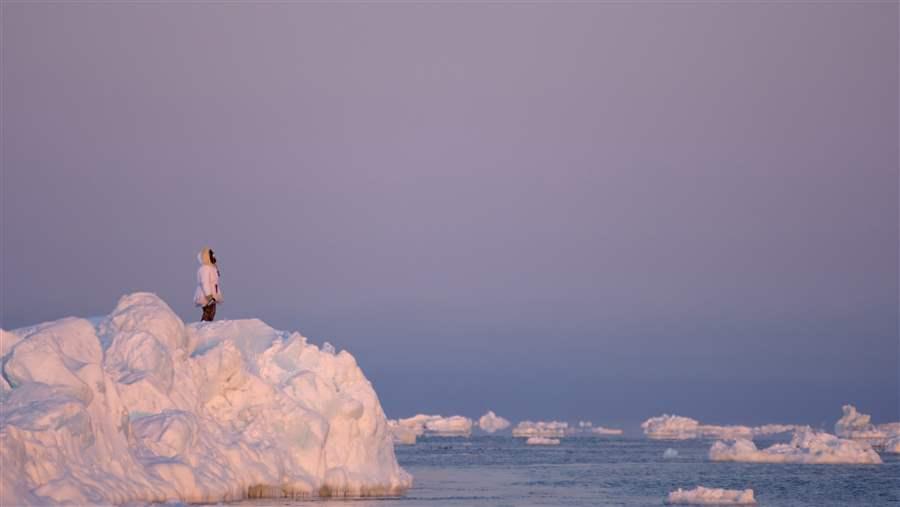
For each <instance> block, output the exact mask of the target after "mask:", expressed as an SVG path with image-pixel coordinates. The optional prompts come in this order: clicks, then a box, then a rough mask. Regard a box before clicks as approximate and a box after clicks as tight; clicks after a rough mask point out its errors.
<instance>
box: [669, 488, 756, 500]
mask: <svg viewBox="0 0 900 507" xmlns="http://www.w3.org/2000/svg"><path fill="white" fill-rule="evenodd" d="M666 503H668V504H684V505H754V504H756V499H755V498H753V490H752V489H744V490H739V489H719V488H704V487H703V486H697V487H696V488H694V489H687V490H685V489H681V488H678V489H677V490H675V491H672V492H671V493H669V498H668V499H666Z"/></svg>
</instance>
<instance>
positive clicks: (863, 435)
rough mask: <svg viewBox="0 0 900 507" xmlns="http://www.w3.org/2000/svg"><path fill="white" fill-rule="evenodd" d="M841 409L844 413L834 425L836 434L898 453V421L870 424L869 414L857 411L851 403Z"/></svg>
mask: <svg viewBox="0 0 900 507" xmlns="http://www.w3.org/2000/svg"><path fill="white" fill-rule="evenodd" d="M842 410H843V412H844V415H843V416H842V417H841V418H840V419H838V421H837V423H835V425H834V432H835V433H836V434H837V436H839V437H842V438H849V439H852V440H859V441H863V442H867V443H869V444H871V445H873V446H875V447H878V448H879V449H883V450H884V451H885V452H893V453H900V422H892V423H885V424H872V422H871V419H872V418H871V416H869V415H867V414H862V413H860V412H858V411H857V410H856V407H854V406H853V405H844V406H843V407H842Z"/></svg>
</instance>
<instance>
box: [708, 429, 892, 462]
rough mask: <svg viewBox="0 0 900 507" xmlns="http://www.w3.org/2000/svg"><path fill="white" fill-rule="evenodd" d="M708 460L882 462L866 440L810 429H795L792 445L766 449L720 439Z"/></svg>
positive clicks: (749, 443) (747, 442) (744, 441)
mask: <svg viewBox="0 0 900 507" xmlns="http://www.w3.org/2000/svg"><path fill="white" fill-rule="evenodd" d="M709 459H711V460H713V461H745V462H751V463H807V464H879V463H881V458H880V457H879V456H878V453H877V452H875V450H874V449H872V446H871V445H869V444H867V443H865V442H858V441H855V440H847V439H843V438H838V437H836V436H834V435H831V434H829V433H821V432H815V431H809V430H804V431H797V432H795V433H794V436H793V438H792V439H791V442H790V443H789V444H775V445H773V446H771V447H768V448H766V449H757V448H756V445H755V444H754V443H753V442H752V441H751V440H747V439H744V438H739V439H736V440H733V441H729V442H723V441H717V442H715V443H714V444H713V445H712V447H711V448H710V450H709Z"/></svg>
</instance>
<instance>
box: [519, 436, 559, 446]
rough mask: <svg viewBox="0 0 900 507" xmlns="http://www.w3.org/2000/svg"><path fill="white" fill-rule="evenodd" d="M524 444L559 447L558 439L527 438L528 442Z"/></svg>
mask: <svg viewBox="0 0 900 507" xmlns="http://www.w3.org/2000/svg"><path fill="white" fill-rule="evenodd" d="M525 443H526V444H528V445H559V439H558V438H547V437H528V440H526V441H525Z"/></svg>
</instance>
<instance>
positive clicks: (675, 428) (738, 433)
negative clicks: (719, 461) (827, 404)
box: [641, 414, 808, 440]
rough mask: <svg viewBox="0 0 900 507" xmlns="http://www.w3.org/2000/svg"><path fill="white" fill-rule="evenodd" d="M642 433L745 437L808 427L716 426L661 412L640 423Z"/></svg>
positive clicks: (672, 437)
mask: <svg viewBox="0 0 900 507" xmlns="http://www.w3.org/2000/svg"><path fill="white" fill-rule="evenodd" d="M641 428H643V430H644V435H646V436H647V437H648V438H652V439H657V440H688V439H693V438H746V439H752V438H753V437H756V436H761V435H773V434H777V433H787V432H791V431H799V430H805V429H808V427H807V426H798V425H792V424H765V425H763V426H753V427H751V426H717V425H712V424H700V422H699V421H697V420H696V419H691V418H690V417H682V416H678V415H669V414H663V415H661V416H658V417H651V418H650V419H647V420H646V421H644V422H643V423H642V424H641Z"/></svg>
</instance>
